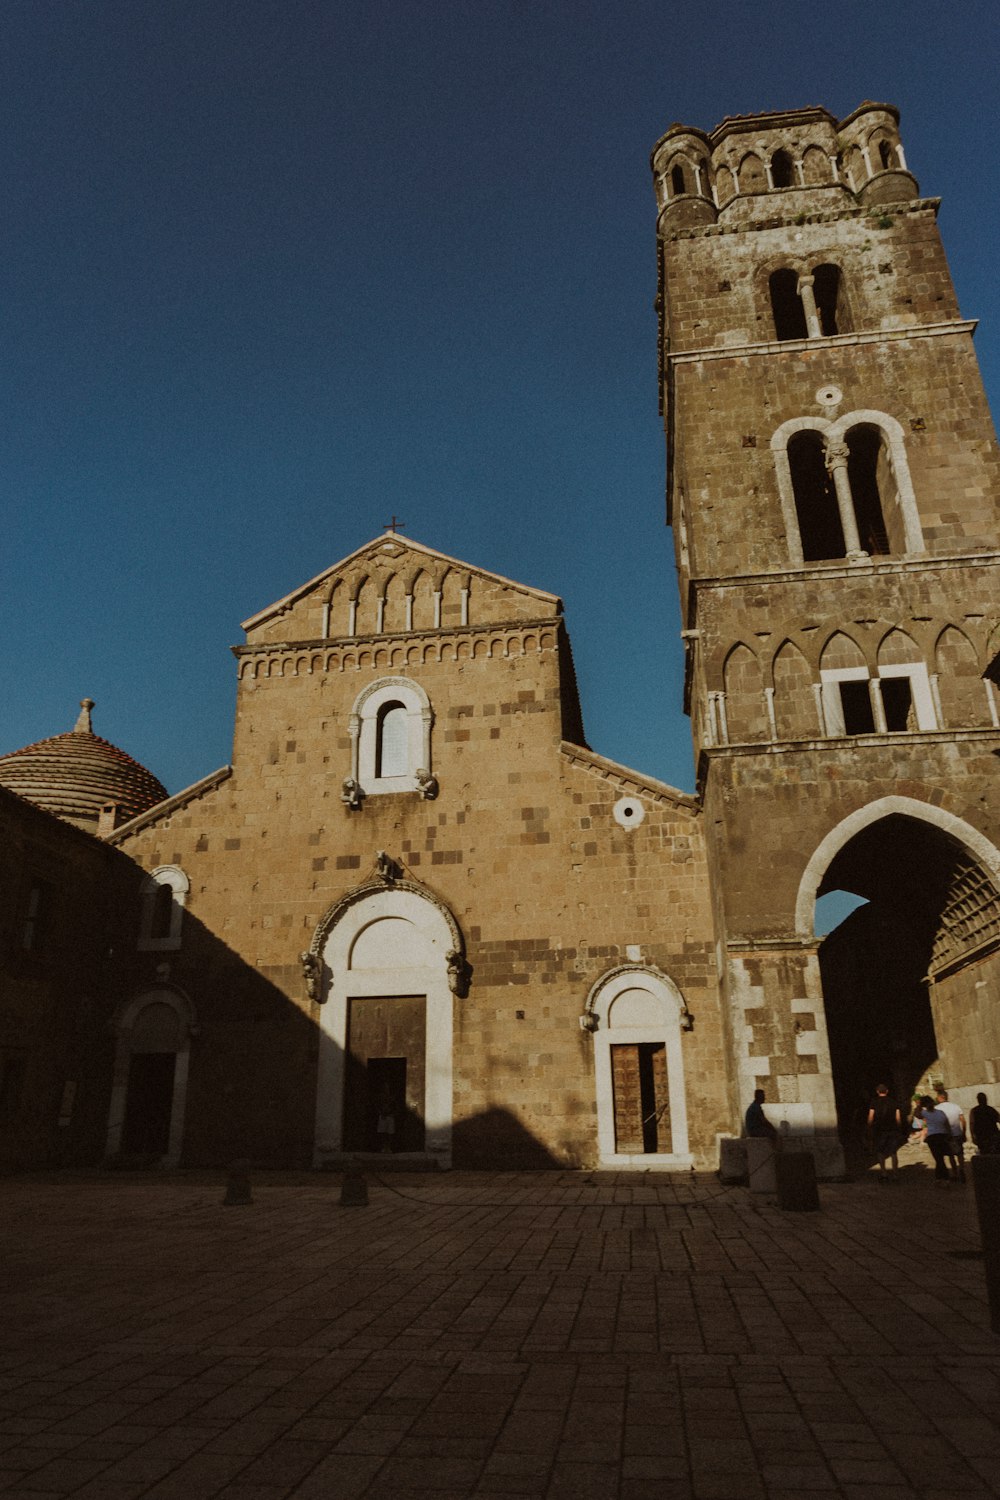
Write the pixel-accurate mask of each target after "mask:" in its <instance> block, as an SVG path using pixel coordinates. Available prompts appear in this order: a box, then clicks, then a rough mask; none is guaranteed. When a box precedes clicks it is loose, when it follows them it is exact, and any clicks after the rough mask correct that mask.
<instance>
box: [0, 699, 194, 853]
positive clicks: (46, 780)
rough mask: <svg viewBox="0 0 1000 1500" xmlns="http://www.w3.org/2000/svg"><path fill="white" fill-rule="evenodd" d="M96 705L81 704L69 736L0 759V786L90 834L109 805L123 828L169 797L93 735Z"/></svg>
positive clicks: (148, 776) (151, 778)
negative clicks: (92, 727) (78, 714)
mask: <svg viewBox="0 0 1000 1500" xmlns="http://www.w3.org/2000/svg"><path fill="white" fill-rule="evenodd" d="M93 706H94V700H93V699H92V698H84V699H82V700H81V703H80V716H79V718H78V719H77V721H76V724H75V726H74V728H72V729H71V730H70V731H69V733H68V734H56V735H53V736H52V737H51V739H47V740H39V741H38V743H37V744H35V745H26V746H25V747H24V749H23V750H12V751H11V752H10V753H9V754H8V755H2V756H0V786H5V787H7V789H8V790H9V791H12V792H16V793H17V794H18V796H19V797H23V798H24V799H25V801H27V802H33V803H34V804H35V806H36V807H42V808H44V809H45V810H46V812H51V813H55V814H56V816H57V817H60V818H64V819H65V820H66V822H68V823H74V824H76V826H77V827H78V828H88V829H90V830H91V831H94V830H95V829H96V827H97V823H98V819H99V817H100V812H101V808H102V807H105V806H107V804H109V803H114V804H116V806H117V816H116V818H115V822H117V823H124V822H126V821H127V820H128V819H129V818H134V817H137V816H138V814H139V813H143V812H146V811H147V809H148V808H150V807H154V806H155V805H156V803H157V802H162V801H163V799H164V798H165V797H166V796H167V795H168V794H167V789H166V787H165V786H163V785H162V784H161V783H160V782H159V781H157V779H156V777H155V776H154V775H153V773H152V772H151V771H147V770H146V767H145V766H141V765H140V764H139V762H138V761H137V760H133V759H132V757H131V755H126V753H125V751H124V750H119V749H118V747H117V745H112V744H111V743H110V742H109V741H108V740H102V739H101V737H100V735H97V734H94V732H93V730H92V729H91V727H90V710H91V709H92V708H93Z"/></svg>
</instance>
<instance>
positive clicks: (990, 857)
mask: <svg viewBox="0 0 1000 1500" xmlns="http://www.w3.org/2000/svg"><path fill="white" fill-rule="evenodd" d="M892 813H899V814H901V815H903V816H905V817H908V818H919V819H920V820H921V821H922V822H924V823H931V824H933V826H934V827H935V828H940V829H941V830H942V831H943V832H944V833H947V834H950V835H951V837H952V838H953V839H955V841H956V842H957V843H959V844H961V845H962V846H963V848H965V849H967V850H968V851H969V853H970V854H972V855H973V856H974V857H975V858H976V859H977V860H979V862H980V864H982V866H983V867H984V869H986V870H988V871H989V874H990V876H991V878H992V880H993V883H994V885H995V886H996V887H997V890H998V891H1000V850H998V849H997V848H996V845H995V844H991V843H990V841H989V839H988V838H986V837H985V836H984V835H983V834H981V833H980V832H979V831H978V830H977V829H975V828H973V827H972V826H971V824H969V823H966V822H964V821H963V820H962V819H961V818H957V817H956V816H955V815H954V813H950V812H947V811H946V810H945V809H944V808H943V807H934V806H932V805H931V804H930V803H929V802H919V801H918V800H917V799H916V798H915V797H879V798H878V799H877V800H876V801H875V802H869V803H868V804H867V805H866V806H865V807H859V808H858V809H857V811H856V812H852V813H850V814H849V815H848V816H847V817H846V818H844V819H843V820H842V821H841V822H840V823H838V824H837V825H836V827H835V828H832V829H831V830H830V832H829V833H828V834H827V835H826V837H825V838H824V839H823V840H822V841H821V843H820V844H819V845H818V846H817V848H816V849H815V851H814V853H813V855H812V858H811V859H810V860H809V863H808V864H807V865H806V867H805V869H804V870H803V872H802V879H801V880H800V881H799V892H798V896H797V898H796V902H795V931H796V933H797V935H798V936H799V937H803V938H810V939H811V938H812V937H813V936H814V927H815V913H816V892H817V891H818V890H819V887H820V885H821V883H822V880H823V876H824V875H825V874H826V871H827V868H828V866H829V865H830V862H831V861H832V859H833V858H834V855H836V854H838V853H839V852H840V850H841V849H843V847H844V845H845V844H848V843H850V841H851V839H852V838H853V837H854V835H855V834H856V833H860V832H861V830H862V828H868V827H870V826H871V824H872V823H877V822H879V820H880V819H881V818H887V817H889V816H890V815H891V814H892Z"/></svg>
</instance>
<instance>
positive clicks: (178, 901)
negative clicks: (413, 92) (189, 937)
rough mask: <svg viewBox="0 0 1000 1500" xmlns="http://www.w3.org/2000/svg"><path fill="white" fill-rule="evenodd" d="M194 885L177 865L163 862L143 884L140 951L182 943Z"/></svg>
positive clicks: (166, 948)
mask: <svg viewBox="0 0 1000 1500" xmlns="http://www.w3.org/2000/svg"><path fill="white" fill-rule="evenodd" d="M190 889H191V887H190V884H189V882H188V878H187V876H186V875H185V874H184V871H183V870H181V869H178V867H177V866H176V865H160V866H159V867H158V868H157V869H155V870H153V872H152V873H151V874H149V875H147V876H146V879H145V880H144V881H143V883H142V905H141V907H140V913H139V950H140V952H157V951H166V950H169V949H176V948H179V947H180V946H181V923H182V921H183V919H184V906H185V903H186V902H187V898H188V892H189V891H190Z"/></svg>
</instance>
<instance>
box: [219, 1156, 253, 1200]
mask: <svg viewBox="0 0 1000 1500" xmlns="http://www.w3.org/2000/svg"><path fill="white" fill-rule="evenodd" d="M222 1201H223V1203H224V1204H228V1205H230V1206H232V1205H234V1204H236V1205H241V1204H244V1203H252V1202H253V1193H252V1192H251V1191H250V1163H249V1162H248V1161H247V1159H246V1157H243V1156H241V1157H240V1159H239V1160H238V1161H233V1162H230V1163H229V1180H228V1181H227V1183H226V1196H225V1197H224V1198H223V1200H222Z"/></svg>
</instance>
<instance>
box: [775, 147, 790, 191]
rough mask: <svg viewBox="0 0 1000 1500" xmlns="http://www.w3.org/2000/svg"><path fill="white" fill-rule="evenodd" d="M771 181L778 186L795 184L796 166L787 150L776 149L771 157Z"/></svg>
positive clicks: (786, 186)
mask: <svg viewBox="0 0 1000 1500" xmlns="http://www.w3.org/2000/svg"><path fill="white" fill-rule="evenodd" d="M771 181H772V182H773V183H774V185H775V187H776V188H788V187H794V186H795V168H794V166H793V165H792V158H791V157H790V156H789V154H788V152H787V151H776V152H775V153H774V155H773V156H772V157H771Z"/></svg>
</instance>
